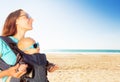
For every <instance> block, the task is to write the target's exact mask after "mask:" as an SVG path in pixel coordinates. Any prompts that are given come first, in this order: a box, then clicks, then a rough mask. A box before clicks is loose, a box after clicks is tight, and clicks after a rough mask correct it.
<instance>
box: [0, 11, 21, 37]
mask: <svg viewBox="0 0 120 82" xmlns="http://www.w3.org/2000/svg"><path fill="white" fill-rule="evenodd" d="M21 11H23V10H22V9H18V10H16V11H14V12H11V13H10V14H9V15H8V17H7V18H6V20H5V23H4V26H3V30H2V36H13V35H15V34H16V32H17V27H16V20H17V18H18V17H19V16H20V13H21Z"/></svg>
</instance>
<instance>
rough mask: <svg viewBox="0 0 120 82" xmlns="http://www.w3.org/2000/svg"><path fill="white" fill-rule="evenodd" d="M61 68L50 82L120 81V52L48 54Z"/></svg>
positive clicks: (50, 59)
mask: <svg viewBox="0 0 120 82" xmlns="http://www.w3.org/2000/svg"><path fill="white" fill-rule="evenodd" d="M47 58H48V60H49V61H50V62H53V63H56V64H58V65H59V70H57V71H55V72H52V73H48V78H49V81H50V82H120V54H114V55H112V54H94V55H93V54H47Z"/></svg>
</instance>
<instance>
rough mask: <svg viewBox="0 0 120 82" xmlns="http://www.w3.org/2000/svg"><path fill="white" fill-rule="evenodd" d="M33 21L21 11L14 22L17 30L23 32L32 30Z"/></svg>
mask: <svg viewBox="0 0 120 82" xmlns="http://www.w3.org/2000/svg"><path fill="white" fill-rule="evenodd" d="M32 22H33V19H32V18H31V17H30V16H29V14H27V13H26V12H24V11H21V14H20V16H19V17H18V19H17V20H16V25H17V28H18V29H22V30H25V31H28V30H32Z"/></svg>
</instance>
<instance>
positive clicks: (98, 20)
mask: <svg viewBox="0 0 120 82" xmlns="http://www.w3.org/2000/svg"><path fill="white" fill-rule="evenodd" d="M119 4H120V1H119V0H24V1H23V0H21V1H20V0H19V1H18V0H16V1H9V0H3V1H2V2H1V3H0V11H1V13H0V29H1V30H2V27H3V24H4V20H5V18H6V17H7V16H8V14H9V13H10V12H12V11H14V10H17V9H23V10H25V11H26V12H27V13H29V15H30V16H31V17H32V18H33V19H34V22H33V30H32V31H29V32H27V34H26V36H29V37H32V38H34V39H35V40H36V41H37V42H39V43H40V47H41V50H46V49H120V38H119V37H120V5H119Z"/></svg>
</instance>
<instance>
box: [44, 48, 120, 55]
mask: <svg viewBox="0 0 120 82" xmlns="http://www.w3.org/2000/svg"><path fill="white" fill-rule="evenodd" d="M44 52H45V53H63V54H64V53H68V54H120V50H110V49H49V50H44Z"/></svg>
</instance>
